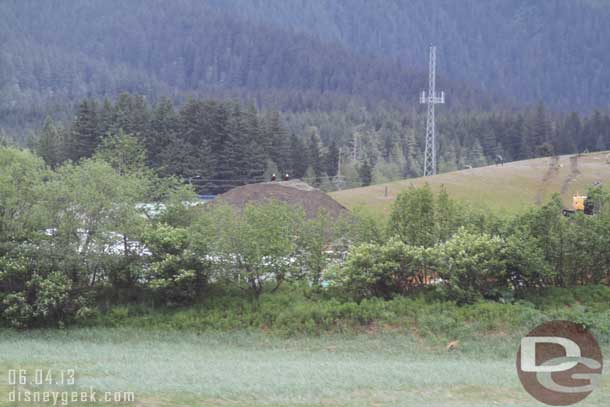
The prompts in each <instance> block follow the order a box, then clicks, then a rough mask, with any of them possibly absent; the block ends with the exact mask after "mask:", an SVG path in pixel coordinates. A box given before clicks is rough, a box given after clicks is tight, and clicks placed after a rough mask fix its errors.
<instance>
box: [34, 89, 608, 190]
mask: <svg viewBox="0 0 610 407" xmlns="http://www.w3.org/2000/svg"><path fill="white" fill-rule="evenodd" d="M422 128H423V123H422V122H421V118H420V117H419V116H418V115H417V114H407V113H402V112H399V111H396V110H384V109H383V108H379V109H377V110H375V111H371V112H367V111H362V110H360V111H357V110H355V111H354V110H347V111H345V112H338V111H334V112H301V113H284V119H283V120H282V117H281V115H280V113H279V112H277V111H270V112H259V111H257V109H256V107H255V106H254V105H248V106H243V105H240V104H239V103H237V102H223V101H218V100H198V99H189V100H188V101H186V102H185V103H183V104H182V105H180V106H175V105H174V104H173V103H172V102H171V101H170V100H169V99H167V98H162V99H161V100H160V101H159V102H157V103H154V104H150V103H148V102H147V101H146V98H144V97H143V96H138V95H130V94H127V93H124V94H121V95H120V96H119V97H118V98H117V99H116V100H115V101H113V100H109V99H105V100H103V101H96V100H95V99H85V100H83V101H82V102H81V103H80V104H79V106H78V109H77V111H76V115H75V116H74V119H73V120H71V121H70V122H69V123H66V124H63V123H61V122H54V121H53V120H51V119H47V121H46V122H45V124H44V126H43V128H42V129H41V130H39V131H38V132H37V135H36V136H35V137H34V138H32V139H30V141H29V143H30V145H31V147H33V148H34V149H35V150H36V151H37V152H38V154H39V155H40V156H41V157H42V158H43V159H44V160H45V161H46V163H47V164H48V165H50V166H51V167H57V166H58V165H60V164H61V163H63V162H64V161H66V160H72V161H75V162H76V161H78V160H80V159H82V158H89V157H91V156H92V155H93V154H94V153H95V152H96V151H97V150H99V149H100V148H102V149H104V148H107V147H108V146H109V145H110V146H113V148H116V149H118V151H120V154H119V155H121V156H122V155H126V156H128V157H130V156H133V157H139V156H141V155H142V156H143V157H144V158H143V160H145V162H146V163H147V164H148V166H149V167H151V168H154V169H155V170H156V171H157V172H158V173H159V174H161V175H164V176H172V175H173V176H177V177H179V178H181V179H184V180H190V182H193V180H195V181H194V182H193V183H194V184H196V187H197V190H198V191H199V192H200V193H219V192H223V191H225V190H227V189H229V188H231V187H234V186H238V185H243V184H245V183H251V182H260V181H263V180H269V179H270V177H271V175H272V174H273V173H276V174H280V173H281V174H286V173H288V174H289V175H290V176H291V177H298V178H304V180H305V181H306V182H308V183H310V184H312V185H315V186H319V187H321V188H323V189H324V190H327V191H328V190H334V189H337V188H344V187H355V186H361V185H369V184H371V183H379V182H385V181H391V180H396V179H401V178H407V177H416V176H418V175H421V169H422V166H423V165H422V164H423V163H422V156H423V152H422V150H423V140H422V137H421V135H422V132H421V130H420V129H422ZM438 129H439V151H438V153H439V170H440V171H441V172H445V171H452V170H457V169H462V168H466V167H478V166H482V165H486V164H488V163H490V162H494V161H495V160H496V159H497V158H498V157H499V156H501V157H502V159H503V160H505V161H512V160H520V159H525V158H531V157H537V156H548V155H554V154H571V153H575V152H578V151H585V150H606V149H610V117H609V116H608V115H607V114H601V113H600V112H595V113H594V114H592V115H590V116H585V117H582V116H580V115H578V114H577V113H572V114H569V115H551V114H549V113H548V112H547V111H546V109H545V108H544V106H543V105H539V106H537V107H536V108H535V109H531V110H527V111H524V112H521V113H511V112H494V113H472V114H465V113H451V114H446V115H444V116H443V117H442V120H439V123H438ZM125 135H127V136H128V137H127V141H125V138H124V136H125ZM417 135H419V136H417ZM134 142H136V143H137V144H138V145H134ZM109 143H110V144H109Z"/></svg>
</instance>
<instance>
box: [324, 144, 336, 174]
mask: <svg viewBox="0 0 610 407" xmlns="http://www.w3.org/2000/svg"><path fill="white" fill-rule="evenodd" d="M325 162H326V173H327V174H328V176H330V177H334V176H335V175H337V171H338V169H339V148H338V147H337V143H336V142H335V140H333V141H332V142H331V143H330V146H329V147H328V151H327V153H326V157H325Z"/></svg>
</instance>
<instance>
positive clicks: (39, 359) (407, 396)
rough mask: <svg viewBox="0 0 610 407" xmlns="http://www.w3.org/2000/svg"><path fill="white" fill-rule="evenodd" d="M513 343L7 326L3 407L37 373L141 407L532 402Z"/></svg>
mask: <svg viewBox="0 0 610 407" xmlns="http://www.w3.org/2000/svg"><path fill="white" fill-rule="evenodd" d="M517 344H518V339H517V337H511V336H509V335H502V336H497V337H493V336H491V337H487V338H485V339H479V340H475V341H471V342H466V343H464V344H463V346H462V348H461V349H459V350H457V351H453V352H447V351H445V350H444V349H442V348H431V347H428V346H427V345H426V343H425V342H422V340H421V339H419V338H417V337H415V336H412V335H408V334H399V333H379V332H378V333H372V334H361V335H353V336H339V335H333V336H322V337H302V338H298V339H286V338H284V339H282V338H278V337H274V336H269V335H264V334H260V333H258V334H254V333H239V332H233V333H224V334H214V333H203V334H194V333H183V332H178V331H173V332H163V333H162V332H159V331H157V332H155V331H138V330H133V329H116V328H95V329H83V328H81V329H72V330H52V331H34V332H28V333H18V332H6V331H4V332H2V334H1V337H0V355H1V356H0V371H1V372H2V379H1V380H0V393H1V394H2V398H1V399H0V405H1V406H10V405H13V406H14V405H22V406H23V405H32V404H27V403H24V404H17V403H9V402H8V398H7V394H8V392H9V390H10V389H11V387H9V386H8V385H7V380H8V377H7V373H6V372H7V371H8V370H9V369H16V368H25V369H28V371H32V370H33V369H36V368H39V369H75V370H76V386H78V387H79V388H83V389H88V388H89V387H90V386H91V387H93V388H95V389H96V390H98V391H119V392H134V393H135V397H136V402H135V403H131V404H129V405H138V406H314V405H327V406H469V407H475V406H536V405H539V404H537V403H536V402H534V401H533V400H532V399H530V397H529V396H528V395H527V394H526V393H525V392H524V391H523V390H522V389H521V387H520V384H519V382H518V379H517V377H516V373H515V368H514V356H513V355H514V352H515V351H516V347H517ZM607 354H608V351H607V350H606V355H607ZM606 366H607V365H606ZM609 388H610V380H609V377H608V375H605V376H604V379H603V387H602V388H601V389H598V391H597V392H596V393H594V394H593V395H592V396H591V397H590V398H588V399H587V400H586V401H585V402H583V403H582V404H581V405H582V406H602V405H603V406H606V405H607V400H608V395H609V391H608V389H609ZM31 389H34V387H31ZM51 389H55V390H58V391H62V390H65V389H66V387H60V386H55V387H51ZM70 389H71V388H70ZM100 404H101V405H103V404H104V403H100ZM47 405H49V404H47ZM69 405H79V404H75V403H70V404H69ZM106 405H108V404H106Z"/></svg>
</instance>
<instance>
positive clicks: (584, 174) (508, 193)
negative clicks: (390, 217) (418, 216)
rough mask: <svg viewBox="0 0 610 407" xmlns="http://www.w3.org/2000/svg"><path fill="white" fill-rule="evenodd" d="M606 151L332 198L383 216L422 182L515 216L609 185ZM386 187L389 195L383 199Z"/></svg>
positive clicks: (398, 183)
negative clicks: (405, 192)
mask: <svg viewBox="0 0 610 407" xmlns="http://www.w3.org/2000/svg"><path fill="white" fill-rule="evenodd" d="M607 155H608V153H607V152H601V153H591V154H585V155H581V156H579V157H577V158H574V156H568V155H565V156H560V157H559V159H558V160H557V161H555V159H554V158H539V159H533V160H524V161H516V162H511V163H507V164H505V165H504V166H488V167H481V168H474V169H470V170H462V171H454V172H449V173H445V174H439V175H436V176H434V177H427V178H415V179H406V180H402V181H395V182H390V183H387V184H379V185H373V186H369V187H364V188H354V189H346V190H343V191H337V192H333V193H331V196H332V197H333V198H335V199H336V200H337V201H339V202H340V203H341V204H343V205H345V206H347V207H348V208H354V207H357V206H365V207H369V208H371V209H373V210H374V211H376V212H377V213H383V214H388V213H389V210H390V208H391V205H392V202H394V199H395V198H396V195H397V194H398V193H399V192H400V191H401V190H404V189H406V188H409V187H410V186H412V185H413V186H422V185H423V184H424V183H426V182H427V183H428V184H430V186H431V187H432V188H433V189H435V190H437V189H438V188H440V186H441V185H444V186H445V188H446V189H447V192H448V193H449V195H450V196H451V197H452V198H455V199H458V200H460V201H464V202H468V203H470V204H472V205H477V206H479V205H484V206H485V207H488V208H490V209H494V210H499V211H502V212H506V213H515V212H519V211H521V210H523V209H525V208H527V207H530V206H532V205H536V204H539V203H541V202H545V201H547V200H548V199H549V198H550V197H551V196H552V194H554V193H560V194H561V196H562V198H563V201H564V204H565V205H566V206H567V207H569V206H570V205H571V200H572V196H573V195H574V194H575V193H578V192H580V193H584V192H586V190H587V188H588V187H589V186H590V185H591V184H592V183H594V182H596V181H599V182H602V183H603V184H606V185H607V184H608V183H610V165H609V164H607V163H606V160H607V158H606V156H607ZM386 186H387V187H388V197H385V196H384V193H385V188H386Z"/></svg>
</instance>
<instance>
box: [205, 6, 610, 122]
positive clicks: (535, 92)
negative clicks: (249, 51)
mask: <svg viewBox="0 0 610 407" xmlns="http://www.w3.org/2000/svg"><path fill="white" fill-rule="evenodd" d="M210 3H212V4H214V5H215V6H216V7H218V8H219V9H225V10H230V11H231V12H233V13H236V14H239V15H241V16H243V17H246V18H248V19H251V20H252V21H264V22H271V23H274V24H277V25H280V26H283V27H291V28H293V29H295V30H298V31H301V32H306V33H309V34H312V35H315V36H317V37H320V38H322V39H324V40H326V41H335V42H337V43H340V44H342V45H345V46H347V47H349V48H350V49H353V50H355V51H358V52H365V53H369V54H374V55H378V56H383V57H386V58H387V57H394V58H397V59H399V60H400V61H402V62H403V63H404V64H406V65H407V66H410V67H420V68H425V62H426V61H425V59H424V58H422V56H424V55H425V54H426V49H427V48H428V46H429V45H430V44H437V45H438V48H439V54H440V55H441V56H442V57H441V59H440V61H439V66H440V68H441V70H442V72H443V73H444V74H446V75H447V76H448V77H450V78H452V79H455V80H464V81H467V82H469V83H477V84H478V85H479V86H480V87H481V88H482V89H485V90H489V91H495V92H500V93H501V94H503V95H504V96H507V97H510V98H513V99H515V100H518V101H521V102H526V103H532V102H538V101H540V100H544V102H545V103H547V104H548V105H550V106H552V107H553V108H560V109H563V110H567V111H569V110H573V109H578V110H586V109H591V108H594V107H607V106H608V104H609V99H610V85H609V84H610V71H608V69H605V67H607V66H608V65H609V64H610V54H608V52H607V43H608V40H609V39H610V2H608V1H605V0H552V1H531V0H485V1H478V0H460V1H455V0H379V1H375V2H371V1H368V0H318V1H303V0H266V1H256V2H255V1H250V0H210Z"/></svg>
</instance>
